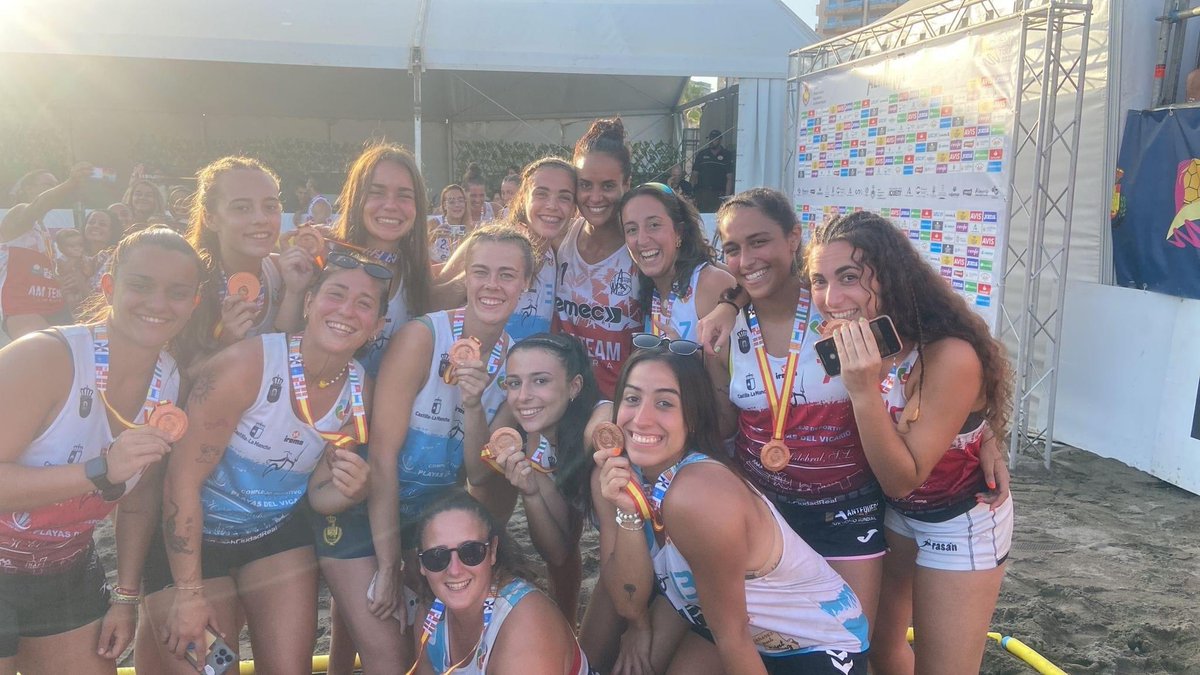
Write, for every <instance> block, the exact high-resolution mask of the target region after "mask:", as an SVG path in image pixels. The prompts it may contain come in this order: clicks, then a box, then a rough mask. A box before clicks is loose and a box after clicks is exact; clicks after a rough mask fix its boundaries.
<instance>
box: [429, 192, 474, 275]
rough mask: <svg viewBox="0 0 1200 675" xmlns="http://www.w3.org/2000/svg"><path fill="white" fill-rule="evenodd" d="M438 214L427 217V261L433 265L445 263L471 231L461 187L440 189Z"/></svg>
mask: <svg viewBox="0 0 1200 675" xmlns="http://www.w3.org/2000/svg"><path fill="white" fill-rule="evenodd" d="M439 203H440V204H441V206H442V212H441V213H440V214H436V215H432V216H429V222H428V227H429V261H430V262H431V263H433V264H435V265H438V264H441V263H444V262H446V261H447V260H449V259H450V256H451V255H452V254H453V253H454V251H455V250H456V249H457V248H458V245H459V244H460V243H462V240H463V239H464V238H466V236H467V231H468V230H470V229H471V218H470V217H469V216H468V215H467V193H466V191H465V190H463V189H462V186H461V185H456V184H453V183H452V184H450V185H447V186H446V187H444V188H442V194H441V200H440V202H439Z"/></svg>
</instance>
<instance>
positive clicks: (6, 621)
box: [0, 550, 108, 659]
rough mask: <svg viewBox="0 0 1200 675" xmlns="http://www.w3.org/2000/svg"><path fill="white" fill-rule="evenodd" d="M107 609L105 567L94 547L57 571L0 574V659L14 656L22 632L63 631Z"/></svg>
mask: <svg viewBox="0 0 1200 675" xmlns="http://www.w3.org/2000/svg"><path fill="white" fill-rule="evenodd" d="M107 612H108V587H107V586H106V585H105V581H104V566H103V565H102V564H100V558H99V557H98V556H97V555H96V552H95V550H89V551H88V552H87V553H86V554H84V558H83V560H81V561H80V562H79V564H77V565H75V566H74V567H72V568H71V569H69V570H67V571H65V572H59V573H58V574H45V575H39V574H0V659H4V658H8V657H11V656H16V655H17V645H18V643H19V642H20V639H21V638H23V637H26V638H35V637H47V636H50V635H58V634H60V633H66V632H67V631H72V630H75V629H76V628H79V627H81V626H86V625H88V624H89V623H92V622H93V621H95V620H97V619H101V618H103V617H104V615H105V614H106V613H107Z"/></svg>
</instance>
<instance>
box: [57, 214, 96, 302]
mask: <svg viewBox="0 0 1200 675" xmlns="http://www.w3.org/2000/svg"><path fill="white" fill-rule="evenodd" d="M54 247H55V248H57V249H58V256H57V257H56V258H55V259H54V273H55V274H56V275H58V278H59V279H60V280H67V279H70V280H72V281H73V282H74V283H70V284H68V283H63V299H64V300H66V303H67V309H68V310H70V312H71V315H72V317H74V316H75V314H76V312H77V311H78V309H79V306H80V303H82V302H83V299H84V298H86V297H87V295H88V292H89V291H90V290H91V289H90V288H89V287H88V285H87V283H86V280H88V279H91V278H92V275H93V274H94V273H95V271H96V270H95V263H94V262H93V261H92V259H91V258H88V257H87V256H86V255H85V251H84V246H83V234H81V233H80V232H79V230H76V229H71V228H67V229H62V230H59V231H58V232H56V233H55V234H54Z"/></svg>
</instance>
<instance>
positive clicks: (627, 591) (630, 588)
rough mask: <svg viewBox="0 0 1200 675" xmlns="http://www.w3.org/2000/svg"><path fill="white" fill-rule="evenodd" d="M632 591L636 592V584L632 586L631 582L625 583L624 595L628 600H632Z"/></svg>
mask: <svg viewBox="0 0 1200 675" xmlns="http://www.w3.org/2000/svg"><path fill="white" fill-rule="evenodd" d="M634 593H637V586H634V585H633V584H625V596H626V597H627V598H628V599H629V600H631V601H632V600H633V594H634Z"/></svg>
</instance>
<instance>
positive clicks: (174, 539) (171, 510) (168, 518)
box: [163, 497, 193, 554]
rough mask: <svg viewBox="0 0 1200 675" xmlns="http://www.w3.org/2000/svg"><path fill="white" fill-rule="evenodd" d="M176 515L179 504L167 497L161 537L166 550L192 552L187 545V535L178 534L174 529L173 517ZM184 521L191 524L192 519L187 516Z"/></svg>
mask: <svg viewBox="0 0 1200 675" xmlns="http://www.w3.org/2000/svg"><path fill="white" fill-rule="evenodd" d="M178 515H179V504H176V503H175V500H174V499H172V498H170V497H167V505H166V507H165V508H164V509H163V539H164V540H165V541H166V544H167V550H168V551H170V552H172V553H185V554H187V553H192V552H193V551H192V549H190V548H188V545H187V537H184V536H180V535H179V534H177V533H176V531H175V517H176V516H178ZM185 522H186V524H188V525H191V524H192V519H191V518H188V519H187V520H186V521H185Z"/></svg>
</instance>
